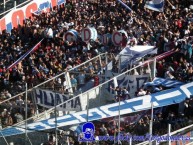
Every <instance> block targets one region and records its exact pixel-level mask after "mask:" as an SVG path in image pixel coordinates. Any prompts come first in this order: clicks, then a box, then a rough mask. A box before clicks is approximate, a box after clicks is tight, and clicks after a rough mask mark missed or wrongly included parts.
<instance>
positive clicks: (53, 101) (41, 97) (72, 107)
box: [34, 89, 81, 111]
mask: <svg viewBox="0 0 193 145" xmlns="http://www.w3.org/2000/svg"><path fill="white" fill-rule="evenodd" d="M34 97H35V100H36V103H37V104H38V105H40V106H43V107H46V108H53V107H54V106H55V105H59V104H61V103H62V102H66V101H67V100H69V99H70V98H71V97H70V96H68V95H62V94H59V93H55V92H52V91H48V90H41V89H34ZM57 110H60V111H81V102H80V97H76V98H74V99H71V100H70V101H67V102H66V103H64V104H62V105H60V106H58V107H57Z"/></svg>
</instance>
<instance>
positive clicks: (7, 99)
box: [0, 53, 107, 105]
mask: <svg viewBox="0 0 193 145" xmlns="http://www.w3.org/2000/svg"><path fill="white" fill-rule="evenodd" d="M104 54H107V53H101V54H99V55H97V56H95V57H93V58H91V59H89V60H87V61H86V62H84V63H81V64H79V65H77V66H76V67H74V68H71V69H69V70H68V71H67V72H70V71H72V70H74V69H76V68H78V67H81V66H82V65H85V64H86V63H88V62H90V61H92V60H94V59H96V58H98V57H100V56H102V55H104ZM65 73H66V72H63V73H61V74H59V75H57V76H55V77H53V78H50V79H48V80H47V81H44V82H42V83H40V84H38V85H36V86H34V87H33V88H31V89H28V90H27V92H29V91H31V90H32V89H34V88H37V87H39V86H42V85H43V84H45V83H48V82H50V81H52V80H54V79H56V78H58V77H60V76H62V75H64V74H65ZM24 93H25V91H24V92H22V93H19V94H17V95H15V96H13V97H11V98H9V99H6V100H3V101H2V102H0V105H1V104H3V103H4V102H7V101H9V100H12V99H14V98H16V97H18V96H20V95H23V94H24Z"/></svg>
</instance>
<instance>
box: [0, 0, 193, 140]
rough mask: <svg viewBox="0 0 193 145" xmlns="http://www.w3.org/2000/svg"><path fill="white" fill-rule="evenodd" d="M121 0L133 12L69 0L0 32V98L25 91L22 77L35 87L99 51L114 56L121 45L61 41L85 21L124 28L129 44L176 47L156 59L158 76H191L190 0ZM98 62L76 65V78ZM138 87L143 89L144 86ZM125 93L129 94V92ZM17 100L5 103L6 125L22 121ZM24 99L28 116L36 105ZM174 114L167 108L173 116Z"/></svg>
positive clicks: (106, 29)
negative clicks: (150, 0)
mask: <svg viewBox="0 0 193 145" xmlns="http://www.w3.org/2000/svg"><path fill="white" fill-rule="evenodd" d="M123 2H126V4H127V5H128V6H130V7H131V9H132V10H133V11H132V12H130V11H129V10H127V9H126V8H124V7H123V6H122V5H121V4H120V3H118V2H116V1H111V0H106V1H102V0H97V1H84V2H80V1H79V2H77V1H74V0H72V1H71V0H67V1H66V4H65V6H64V5H62V6H60V7H55V8H54V9H53V10H52V11H50V12H47V13H42V14H40V15H37V14H34V15H33V17H31V18H29V19H26V20H25V22H24V25H23V26H20V25H19V26H18V28H13V29H12V31H11V33H8V32H6V31H3V32H2V34H1V35H0V92H1V93H0V95H1V96H0V100H5V99H8V98H11V97H12V96H14V95H16V94H18V93H20V92H21V91H24V90H25V83H26V82H27V83H28V85H29V87H33V86H35V85H37V84H39V83H41V82H44V81H45V80H48V79H50V78H52V77H54V76H56V75H57V74H59V73H61V72H64V71H66V70H67V69H70V68H74V67H75V66H77V65H78V64H81V63H83V62H85V61H87V60H89V59H91V58H93V57H94V56H96V55H98V54H99V53H100V52H109V53H113V54H115V55H116V54H117V53H118V52H119V51H120V50H121V49H122V47H115V46H114V45H113V44H112V43H110V44H109V45H108V46H103V45H102V44H101V43H100V39H97V41H96V42H93V41H92V43H91V41H90V42H89V43H90V45H88V44H87V43H85V42H83V41H82V40H81V38H79V39H78V41H71V42H69V41H66V40H63V35H64V33H65V32H67V31H68V30H69V29H75V30H76V31H77V32H78V33H80V32H81V30H82V28H84V27H86V26H94V27H95V28H96V29H97V31H98V33H99V34H106V33H110V34H112V33H113V31H115V30H121V29H124V30H125V31H126V32H127V34H128V44H129V45H136V44H137V45H156V47H157V48H158V53H159V54H160V53H163V52H165V51H168V50H171V49H176V53H175V54H174V55H173V56H172V57H169V58H167V59H164V60H160V61H159V62H158V65H157V76H158V77H163V78H168V79H177V80H180V81H183V82H190V81H192V79H193V78H192V77H193V68H192V65H193V64H192V48H193V46H192V34H193V25H192V22H193V15H192V7H191V6H190V2H191V1H190V0H174V1H171V3H170V2H165V5H164V13H159V12H155V11H152V10H149V9H146V8H144V4H145V1H144V0H135V1H134V0H129V1H124V0H123ZM43 38H44V40H43V41H42V43H41V45H40V47H39V48H38V50H36V51H35V52H33V53H31V54H30V55H29V56H28V57H27V58H25V59H24V60H23V61H21V62H20V63H19V64H18V65H17V66H15V67H14V68H12V69H9V70H7V67H8V66H9V65H11V64H12V63H13V62H15V61H16V60H17V59H18V58H19V57H20V56H21V55H23V54H24V53H25V52H26V51H27V50H29V49H30V48H32V47H33V46H34V45H35V44H37V43H38V42H39V41H40V40H42V39H43ZM97 64H98V63H96V64H95V63H94V62H93V63H91V64H90V65H91V67H89V68H90V69H88V66H85V69H82V70H80V71H82V73H83V75H82V76H80V78H84V73H91V74H92V73H93V74H97V72H98V70H99V69H98V68H99V67H100V66H97ZM104 66H105V64H104ZM91 76H92V75H91ZM92 77H93V76H92ZM80 78H76V77H74V76H73V75H72V76H71V82H72V83H73V89H74V90H76V89H77V85H83V84H84V83H81V80H82V79H80ZM83 80H84V79H83ZM57 81H58V82H59V84H65V79H63V80H57ZM78 83H80V84H78ZM51 86H52V85H51ZM64 87H65V85H64ZM141 91H142V93H143V90H141ZM144 95H145V93H144ZM124 97H125V98H129V95H128V94H127V92H126V94H125V96H124ZM21 100H22V96H21V98H19V99H18V98H17V99H16V100H14V101H9V102H7V103H6V104H7V105H5V106H3V108H2V113H1V120H4V121H1V124H3V126H10V125H12V124H13V123H16V122H18V121H21V120H23V116H22V115H23V113H24V111H25V110H24V109H23V107H22V106H24V105H25V101H21ZM28 103H29V106H31V107H30V110H29V115H28V116H31V115H33V114H34V106H33V105H32V103H31V101H30V100H29V102H28ZM8 104H9V105H8ZM14 106H17V108H16V109H15V107H14ZM18 106H19V107H18ZM186 106H187V105H186ZM13 108H14V109H13ZM185 112H186V113H185V115H187V114H190V113H187V112H188V111H187V110H186V111H185ZM177 115H178V114H175V115H172V113H170V116H173V117H174V118H175V116H177ZM10 116H11V117H10ZM159 116H160V115H158V119H157V120H156V121H158V122H159V121H160V119H161V118H162V116H161V118H160V117H159ZM171 118H172V117H171ZM146 120H147V118H146V119H143V120H140V121H139V122H138V123H139V124H140V125H139V126H143V125H144V126H146V127H145V128H147V124H146V123H144V122H146ZM164 121H165V119H164ZM2 122H3V123H2ZM159 125H160V124H159V123H158V126H159ZM106 128H107V127H106ZM129 128H132V126H129ZM144 130H145V129H144ZM144 130H143V131H144ZM128 132H130V131H128ZM158 132H160V131H158ZM72 144H73V143H72Z"/></svg>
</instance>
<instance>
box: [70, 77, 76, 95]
mask: <svg viewBox="0 0 193 145" xmlns="http://www.w3.org/2000/svg"><path fill="white" fill-rule="evenodd" d="M70 81H71V84H72V89H73V92H75V91H76V90H77V80H76V78H74V75H71V79H70Z"/></svg>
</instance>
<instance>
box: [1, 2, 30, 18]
mask: <svg viewBox="0 0 193 145" xmlns="http://www.w3.org/2000/svg"><path fill="white" fill-rule="evenodd" d="M30 1H33V0H26V1H24V2H23V3H21V4H19V5H16V7H13V8H11V9H9V10H7V11H5V12H3V13H1V14H0V16H2V15H4V14H6V13H8V12H10V11H12V10H14V9H15V8H17V7H20V6H21V5H23V4H26V3H28V2H30Z"/></svg>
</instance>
